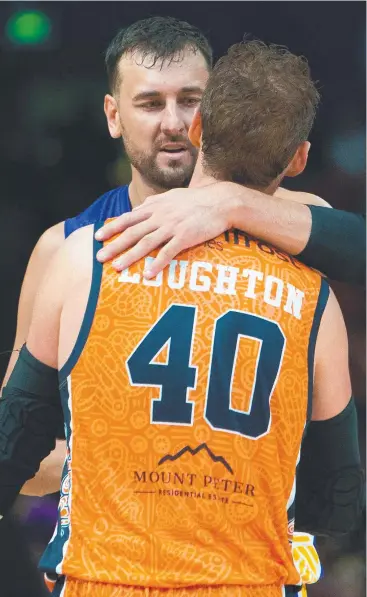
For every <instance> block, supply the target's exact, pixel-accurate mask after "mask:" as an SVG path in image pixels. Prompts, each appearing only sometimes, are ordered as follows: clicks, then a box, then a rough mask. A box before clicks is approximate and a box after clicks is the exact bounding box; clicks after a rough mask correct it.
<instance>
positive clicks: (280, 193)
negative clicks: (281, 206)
mask: <svg viewBox="0 0 367 597" xmlns="http://www.w3.org/2000/svg"><path fill="white" fill-rule="evenodd" d="M275 197H278V198H279V199H288V200H289V201H296V202H297V203H303V204H304V205H318V206H319V207H330V208H331V205H330V203H328V202H327V201H325V199H322V198H321V197H319V196H318V195H313V194H312V193H304V192H302V191H289V190H288V189H284V188H283V187H279V188H278V189H277V191H276V193H275Z"/></svg>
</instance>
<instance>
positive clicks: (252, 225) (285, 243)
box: [221, 183, 312, 255]
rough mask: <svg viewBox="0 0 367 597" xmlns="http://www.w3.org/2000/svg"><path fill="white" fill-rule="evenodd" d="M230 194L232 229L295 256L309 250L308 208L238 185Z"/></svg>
mask: <svg viewBox="0 0 367 597" xmlns="http://www.w3.org/2000/svg"><path fill="white" fill-rule="evenodd" d="M221 184H226V185H230V184H231V183H221ZM228 191H229V192H228V194H229V196H231V200H230V206H229V207H230V222H229V223H230V226H231V227H233V228H239V229H240V230H244V231H245V232H248V233H249V234H251V235H252V236H255V237H257V238H261V239H262V240H264V241H266V242H268V243H270V244H272V245H275V246H276V247H278V248H279V249H281V250H283V251H285V252H286V253H290V254H291V255H297V254H298V253H300V252H301V251H302V250H303V249H304V248H305V246H306V245H307V242H308V240H309V238H310V233H311V225H312V219H311V213H310V210H309V208H308V207H307V206H306V205H303V204H301V203H296V202H294V201H290V200H287V199H278V198H276V197H272V196H270V195H264V193H261V192H260V191H255V190H252V191H249V189H245V188H241V187H240V186H238V185H231V189H229V188H228ZM250 193H251V194H250Z"/></svg>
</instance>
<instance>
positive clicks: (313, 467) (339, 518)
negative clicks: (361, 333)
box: [296, 293, 364, 536]
mask: <svg viewBox="0 0 367 597" xmlns="http://www.w3.org/2000/svg"><path fill="white" fill-rule="evenodd" d="M351 396H352V389H351V383H350V376H349V368H348V339H347V333H346V329H345V324H344V321H343V317H342V314H341V311H340V307H339V305H338V303H337V300H336V298H335V296H334V294H333V293H331V295H330V298H329V301H328V304H327V306H326V309H325V312H324V315H323V317H322V321H321V325H320V330H319V334H318V339H317V344H316V353H315V379H314V393H313V404H312V420H311V422H310V423H309V425H308V429H307V433H306V436H305V439H304V441H303V444H302V449H301V459H300V463H299V468H298V473H297V495H296V526H297V529H298V530H302V531H307V532H310V533H312V534H320V535H336V536H337V535H342V534H345V533H348V532H350V531H351V530H353V528H355V526H356V524H357V523H358V521H359V518H360V515H361V511H362V508H363V503H364V477H363V472H362V469H361V460H360V454H359V446H358V426H357V414H356V409H355V404H354V401H353V399H352V397H351Z"/></svg>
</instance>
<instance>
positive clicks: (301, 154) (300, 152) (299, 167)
mask: <svg viewBox="0 0 367 597" xmlns="http://www.w3.org/2000/svg"><path fill="white" fill-rule="evenodd" d="M310 147H311V143H309V142H308V141H304V142H303V143H301V145H299V146H298V148H297V151H296V153H295V154H294V156H293V158H292V161H291V162H290V164H289V165H288V166H287V168H286V169H285V171H284V176H291V177H292V176H298V174H301V173H302V172H303V170H304V169H305V168H306V164H307V158H308V152H309V151H310Z"/></svg>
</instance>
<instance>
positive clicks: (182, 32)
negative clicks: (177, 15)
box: [105, 17, 213, 92]
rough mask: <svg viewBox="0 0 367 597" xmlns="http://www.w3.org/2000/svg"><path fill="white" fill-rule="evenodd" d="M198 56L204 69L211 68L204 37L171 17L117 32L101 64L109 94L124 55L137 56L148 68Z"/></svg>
mask: <svg viewBox="0 0 367 597" xmlns="http://www.w3.org/2000/svg"><path fill="white" fill-rule="evenodd" d="M185 50H191V51H192V52H195V53H196V52H200V53H201V54H202V55H203V57H204V58H205V61H206V63H207V65H208V70H210V69H211V67H212V61H213V52H212V48H211V47H210V44H209V42H208V40H207V39H206V37H205V35H204V34H203V33H201V31H200V30H199V29H198V28H197V27H194V26H193V25H190V24H189V23H186V21H179V20H178V19H174V18H172V17H151V18H149V19H143V20H141V21H137V22H136V23H133V24H132V25H130V27H127V29H121V30H120V31H119V32H118V33H117V35H116V36H115V37H114V39H113V40H112V41H111V43H110V45H109V46H108V48H107V51H106V56H105V64H106V69H107V76H108V80H109V85H110V89H111V91H112V92H113V91H115V90H116V89H117V87H118V85H119V76H118V64H119V61H120V58H121V57H122V56H123V55H125V54H129V53H130V54H134V53H138V54H139V56H140V58H141V59H142V60H144V58H146V57H147V56H149V58H151V66H154V65H155V64H156V63H157V61H162V64H163V63H164V62H168V63H169V62H171V61H173V60H174V61H180V60H182V58H183V52H184V51H185Z"/></svg>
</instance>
